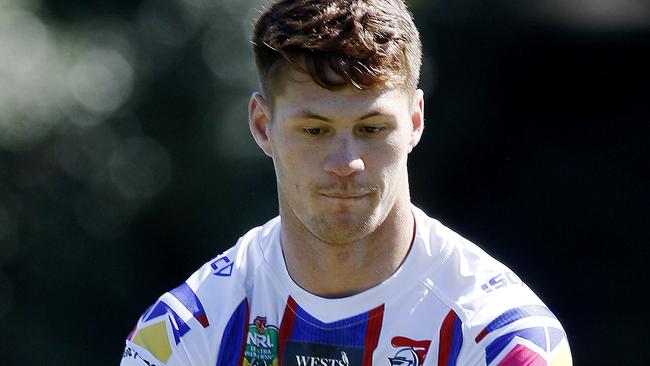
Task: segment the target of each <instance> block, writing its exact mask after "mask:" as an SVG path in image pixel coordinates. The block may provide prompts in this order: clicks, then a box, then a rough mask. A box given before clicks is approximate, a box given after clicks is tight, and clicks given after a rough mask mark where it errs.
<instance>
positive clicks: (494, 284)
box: [481, 272, 521, 292]
mask: <svg viewBox="0 0 650 366" xmlns="http://www.w3.org/2000/svg"><path fill="white" fill-rule="evenodd" d="M520 283H521V280H520V279H519V277H517V275H516V274H514V273H512V272H505V273H499V274H498V275H496V276H494V277H492V278H490V280H489V281H488V282H486V283H484V284H483V285H482V286H481V289H483V291H485V292H492V291H494V290H496V289H499V288H501V287H505V286H507V285H516V284H520Z"/></svg>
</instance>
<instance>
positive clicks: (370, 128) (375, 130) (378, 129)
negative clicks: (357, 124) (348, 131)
mask: <svg viewBox="0 0 650 366" xmlns="http://www.w3.org/2000/svg"><path fill="white" fill-rule="evenodd" d="M385 129H386V127H384V126H363V127H361V132H363V133H366V134H376V133H380V132H383V131H384V130H385Z"/></svg>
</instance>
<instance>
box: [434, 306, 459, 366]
mask: <svg viewBox="0 0 650 366" xmlns="http://www.w3.org/2000/svg"><path fill="white" fill-rule="evenodd" d="M455 323H456V313H454V311H453V310H450V311H449V313H447V316H446V317H445V320H443V321H442V326H441V327H440V344H439V351H438V366H448V365H449V361H450V360H449V357H450V356H451V352H452V347H453V338H454V326H455Z"/></svg>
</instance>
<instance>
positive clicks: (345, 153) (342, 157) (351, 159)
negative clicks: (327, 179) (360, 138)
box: [324, 138, 366, 177]
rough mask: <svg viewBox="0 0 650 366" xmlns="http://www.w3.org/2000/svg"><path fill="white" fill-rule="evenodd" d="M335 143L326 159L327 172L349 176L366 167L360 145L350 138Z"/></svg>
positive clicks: (325, 167)
mask: <svg viewBox="0 0 650 366" xmlns="http://www.w3.org/2000/svg"><path fill="white" fill-rule="evenodd" d="M341 140H342V141H338V142H337V143H334V144H333V145H332V147H331V151H330V153H329V155H328V156H327V159H326V161H325V166H324V169H325V171H326V172H328V173H331V174H335V175H337V176H339V177H348V176H351V175H354V174H357V173H360V172H362V171H364V170H365V169H366V165H365V163H364V162H363V159H362V158H361V154H360V153H359V149H358V147H357V146H356V145H355V143H354V141H352V139H350V138H346V139H341Z"/></svg>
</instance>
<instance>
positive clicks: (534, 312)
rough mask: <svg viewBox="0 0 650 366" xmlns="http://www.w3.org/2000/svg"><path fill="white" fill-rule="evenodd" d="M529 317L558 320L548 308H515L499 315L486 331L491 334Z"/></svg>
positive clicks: (536, 306)
mask: <svg viewBox="0 0 650 366" xmlns="http://www.w3.org/2000/svg"><path fill="white" fill-rule="evenodd" d="M529 316H546V317H549V318H553V319H557V318H555V315H553V313H552V312H551V311H550V310H549V309H548V308H547V307H546V306H541V305H527V306H521V307H518V308H513V309H510V310H508V311H506V312H504V313H503V314H501V315H499V316H498V317H497V318H496V319H494V320H493V321H492V322H490V324H488V326H487V327H485V329H486V330H487V332H488V333H489V332H492V331H494V330H497V329H499V328H501V327H504V326H506V325H508V324H510V323H512V322H514V321H517V320H519V319H521V318H526V317H529Z"/></svg>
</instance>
